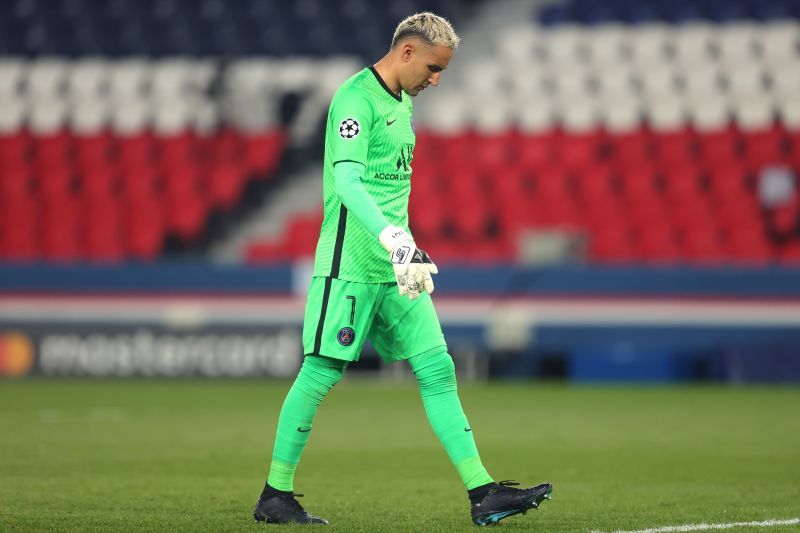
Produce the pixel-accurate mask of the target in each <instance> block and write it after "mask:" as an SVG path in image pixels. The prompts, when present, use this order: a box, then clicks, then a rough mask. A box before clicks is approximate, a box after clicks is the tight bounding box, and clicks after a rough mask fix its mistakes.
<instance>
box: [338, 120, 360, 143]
mask: <svg viewBox="0 0 800 533" xmlns="http://www.w3.org/2000/svg"><path fill="white" fill-rule="evenodd" d="M360 132H361V125H360V124H359V123H358V121H357V120H356V119H354V118H346V119H344V120H343V121H342V123H341V124H339V135H340V136H341V137H342V138H343V139H352V138H353V137H356V136H357V135H358V134H359V133H360Z"/></svg>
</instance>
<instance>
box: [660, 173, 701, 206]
mask: <svg viewBox="0 0 800 533" xmlns="http://www.w3.org/2000/svg"><path fill="white" fill-rule="evenodd" d="M664 185H665V189H666V193H667V195H668V196H669V198H670V200H671V201H672V202H675V203H680V202H683V201H685V200H687V199H691V198H692V197H695V196H697V195H699V194H702V192H703V191H702V188H701V184H700V174H699V172H698V169H697V167H695V166H694V165H687V166H674V167H672V168H671V169H670V170H667V171H665V172H664Z"/></svg>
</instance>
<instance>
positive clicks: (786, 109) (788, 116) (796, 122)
mask: <svg viewBox="0 0 800 533" xmlns="http://www.w3.org/2000/svg"><path fill="white" fill-rule="evenodd" d="M777 107H778V114H779V115H780V117H781V120H782V121H783V125H784V126H785V127H786V128H787V129H790V130H795V131H797V130H800V98H791V99H786V100H783V101H781V102H778V104H777ZM795 149H797V148H795Z"/></svg>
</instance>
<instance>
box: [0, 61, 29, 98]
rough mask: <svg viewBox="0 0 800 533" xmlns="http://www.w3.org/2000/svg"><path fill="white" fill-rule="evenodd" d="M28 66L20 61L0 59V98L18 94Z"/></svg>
mask: <svg viewBox="0 0 800 533" xmlns="http://www.w3.org/2000/svg"><path fill="white" fill-rule="evenodd" d="M27 68H28V64H27V62H26V61H24V60H22V59H16V58H12V57H5V58H2V59H0V98H2V97H11V96H15V95H17V94H19V91H20V89H21V87H22V82H23V80H24V79H25V76H26V70H27Z"/></svg>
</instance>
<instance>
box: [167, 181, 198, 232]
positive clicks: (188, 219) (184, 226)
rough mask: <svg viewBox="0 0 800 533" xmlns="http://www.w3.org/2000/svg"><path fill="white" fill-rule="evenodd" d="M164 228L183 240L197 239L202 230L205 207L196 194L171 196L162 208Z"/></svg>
mask: <svg viewBox="0 0 800 533" xmlns="http://www.w3.org/2000/svg"><path fill="white" fill-rule="evenodd" d="M164 208H165V210H166V212H165V218H166V227H167V228H168V229H169V231H170V232H172V233H174V234H175V235H177V236H178V237H179V238H181V239H183V240H192V239H195V238H197V237H198V236H199V235H200V233H201V232H202V230H203V224H204V223H205V218H206V213H207V207H206V203H205V200H204V199H203V198H201V197H200V196H199V195H197V194H191V193H189V194H186V195H183V196H173V197H172V198H170V199H169V201H168V202H166V205H165V206H164Z"/></svg>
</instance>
